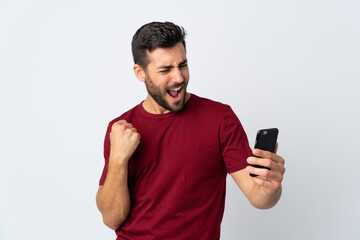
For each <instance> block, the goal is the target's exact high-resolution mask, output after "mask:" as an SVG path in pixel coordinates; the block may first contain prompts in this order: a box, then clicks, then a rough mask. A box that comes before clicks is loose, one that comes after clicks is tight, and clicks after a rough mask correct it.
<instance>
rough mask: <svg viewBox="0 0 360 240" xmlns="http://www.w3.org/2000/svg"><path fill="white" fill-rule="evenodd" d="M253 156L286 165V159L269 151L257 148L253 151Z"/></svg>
mask: <svg viewBox="0 0 360 240" xmlns="http://www.w3.org/2000/svg"><path fill="white" fill-rule="evenodd" d="M253 154H254V155H255V156H257V157H259V158H267V159H271V160H273V161H275V162H278V163H284V159H283V158H282V157H280V156H279V155H277V154H275V153H272V152H269V151H264V150H261V149H257V148H255V149H254V150H253Z"/></svg>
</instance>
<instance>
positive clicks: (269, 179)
mask: <svg viewBox="0 0 360 240" xmlns="http://www.w3.org/2000/svg"><path fill="white" fill-rule="evenodd" d="M253 154H254V155H256V156H259V157H260V158H257V157H249V158H248V160H247V161H248V163H250V164H256V165H261V166H265V167H268V168H270V169H271V170H268V169H265V168H255V167H252V166H248V167H246V168H245V169H243V170H240V171H237V172H233V173H230V175H231V176H232V178H233V179H234V181H235V182H236V184H237V185H238V186H239V188H240V189H241V191H242V192H243V193H244V194H245V196H246V197H247V199H248V200H249V201H250V203H251V204H252V205H253V206H254V207H256V208H259V209H267V208H271V207H273V206H275V205H276V203H277V202H278V201H279V199H280V196H281V192H282V187H281V182H282V180H283V175H284V173H285V168H284V163H285V161H284V159H283V158H282V157H280V156H279V155H276V154H275V153H271V152H267V151H262V150H260V149H254V151H253ZM249 173H253V174H256V175H258V176H257V177H250V176H249Z"/></svg>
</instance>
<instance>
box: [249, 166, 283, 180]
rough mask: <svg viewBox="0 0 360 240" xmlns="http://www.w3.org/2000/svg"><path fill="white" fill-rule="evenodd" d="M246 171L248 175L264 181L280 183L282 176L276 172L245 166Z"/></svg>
mask: <svg viewBox="0 0 360 240" xmlns="http://www.w3.org/2000/svg"><path fill="white" fill-rule="evenodd" d="M246 170H247V171H248V172H249V173H252V174H255V175H257V178H260V179H262V180H266V181H271V180H272V181H280V182H281V181H282V174H280V173H279V172H276V171H272V170H268V169H265V168H257V167H252V166H247V167H246Z"/></svg>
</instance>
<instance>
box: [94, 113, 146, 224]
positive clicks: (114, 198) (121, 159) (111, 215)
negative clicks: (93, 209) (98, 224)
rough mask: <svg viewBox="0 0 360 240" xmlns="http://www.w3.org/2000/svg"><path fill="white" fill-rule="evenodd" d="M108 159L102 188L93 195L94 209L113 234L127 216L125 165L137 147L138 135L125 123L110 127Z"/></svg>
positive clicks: (128, 210) (120, 122)
mask: <svg viewBox="0 0 360 240" xmlns="http://www.w3.org/2000/svg"><path fill="white" fill-rule="evenodd" d="M110 143H111V149H110V157H109V165H108V171H107V175H106V180H105V183H104V185H102V186H100V187H99V189H98V192H97V195H96V203H97V206H98V208H99V210H100V212H101V214H102V216H103V221H104V223H105V225H107V226H108V227H109V228H111V229H113V230H116V229H117V228H119V226H120V225H121V224H122V223H123V222H124V221H125V220H126V218H127V216H128V215H129V212H130V194H129V189H128V162H129V159H130V157H131V155H132V154H133V153H134V151H135V150H136V148H137V146H138V145H139V143H140V134H139V133H138V132H137V130H136V129H135V128H134V127H133V126H132V125H131V124H130V123H127V122H126V121H125V120H120V121H118V122H116V123H114V124H113V125H112V128H111V133H110Z"/></svg>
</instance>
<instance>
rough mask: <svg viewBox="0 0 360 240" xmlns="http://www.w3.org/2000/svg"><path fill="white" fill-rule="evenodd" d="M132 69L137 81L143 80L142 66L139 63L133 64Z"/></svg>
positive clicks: (144, 76)
mask: <svg viewBox="0 0 360 240" xmlns="http://www.w3.org/2000/svg"><path fill="white" fill-rule="evenodd" d="M133 69H134V73H135V76H136V77H137V79H139V81H141V82H145V78H146V74H145V71H144V69H143V68H142V67H140V65H139V64H135V65H134V67H133Z"/></svg>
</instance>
